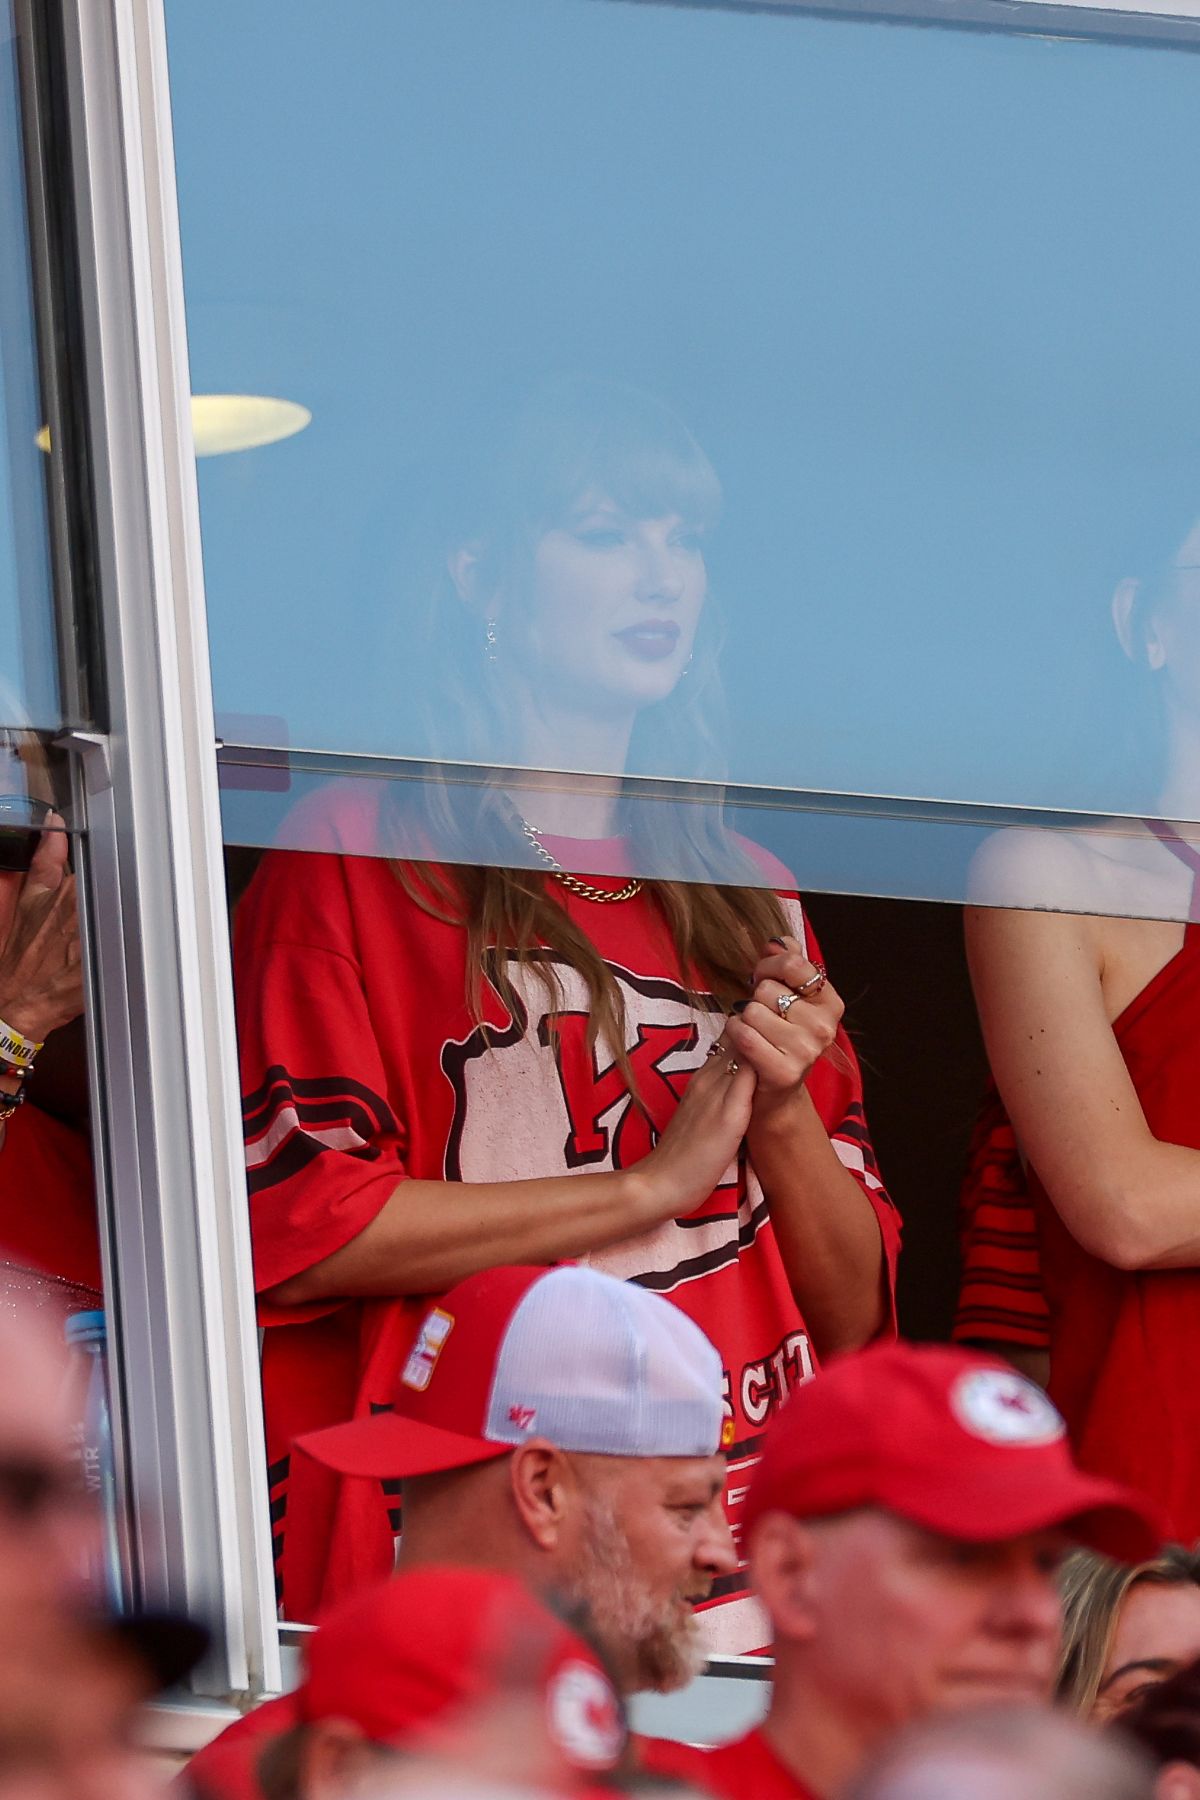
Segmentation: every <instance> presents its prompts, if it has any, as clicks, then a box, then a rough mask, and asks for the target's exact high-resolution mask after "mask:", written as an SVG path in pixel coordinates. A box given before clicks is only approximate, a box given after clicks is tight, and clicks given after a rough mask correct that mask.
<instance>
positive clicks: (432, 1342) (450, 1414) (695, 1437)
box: [296, 1263, 726, 1480]
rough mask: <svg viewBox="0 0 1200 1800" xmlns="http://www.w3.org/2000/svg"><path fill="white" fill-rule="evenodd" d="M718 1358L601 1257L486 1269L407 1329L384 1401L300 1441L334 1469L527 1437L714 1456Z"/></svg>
mask: <svg viewBox="0 0 1200 1800" xmlns="http://www.w3.org/2000/svg"><path fill="white" fill-rule="evenodd" d="M723 1380H724V1378H723V1375H722V1371H721V1359H720V1357H719V1356H718V1355H717V1352H716V1350H715V1349H714V1348H713V1346H712V1345H711V1344H710V1343H709V1341H708V1339H707V1338H706V1337H705V1335H704V1333H703V1332H702V1331H701V1329H700V1327H699V1326H698V1325H696V1324H695V1323H694V1322H693V1321H692V1320H691V1319H689V1318H688V1317H687V1315H686V1314H685V1313H683V1312H681V1311H680V1310H679V1308H678V1307H677V1306H674V1305H672V1303H671V1301H669V1300H665V1299H663V1297H662V1295H660V1294H652V1293H650V1292H649V1291H648V1290H647V1289H646V1288H642V1287H638V1286H637V1285H636V1284H635V1283H633V1282H628V1281H617V1280H616V1279H615V1278H614V1277H613V1276H611V1275H604V1274H601V1273H600V1271H599V1270H598V1269H589V1268H583V1267H579V1266H578V1265H576V1264H574V1263H564V1264H562V1265H561V1266H560V1267H557V1268H552V1269H546V1268H515V1267H512V1268H498V1269H487V1270H485V1271H484V1272H483V1273H482V1274H480V1275H472V1276H471V1277H470V1278H469V1279H468V1280H466V1281H461V1282H459V1284H458V1286H457V1287H454V1288H451V1289H450V1292H449V1293H448V1294H447V1295H446V1296H445V1298H444V1299H443V1300H440V1301H438V1302H437V1304H436V1305H434V1306H431V1307H430V1308H429V1309H428V1311H427V1312H426V1313H425V1316H424V1318H423V1319H422V1320H421V1323H420V1325H419V1326H418V1328H417V1334H416V1337H415V1339H414V1340H413V1343H412V1347H411V1349H410V1350H409V1352H408V1356H407V1358H406V1360H405V1362H404V1363H403V1365H402V1367H401V1369H400V1372H399V1375H398V1377H397V1381H396V1386H395V1390H394V1395H393V1400H392V1406H391V1409H390V1410H389V1411H385V1412H379V1413H375V1414H374V1415H373V1416H372V1417H370V1418H365V1419H352V1420H351V1421H350V1422H349V1423H348V1424H345V1425H332V1426H329V1427H327V1428H326V1429H325V1430H323V1431H314V1432H310V1433H308V1434H307V1435H306V1436H304V1437H301V1438H298V1439H297V1440H296V1442H297V1444H298V1445H299V1447H300V1448H301V1449H302V1450H304V1451H306V1452H307V1453H308V1454H309V1455H310V1456H313V1457H315V1458H316V1460H317V1461H318V1462H321V1463H324V1464H325V1465H326V1466H327V1467H328V1468H331V1469H336V1470H337V1471H338V1472H339V1473H340V1474H342V1475H362V1476H368V1475H370V1476H378V1477H380V1478H382V1479H384V1480H387V1479H389V1478H390V1479H396V1478H403V1477H404V1476H408V1475H431V1474H435V1473H437V1472H438V1471H440V1470H443V1469H457V1468H465V1467H466V1466H467V1465H468V1464H470V1463H478V1462H485V1461H487V1460H488V1459H489V1458H491V1457H496V1456H504V1455H507V1454H508V1452H509V1451H511V1450H512V1449H514V1448H515V1446H516V1445H518V1444H523V1443H525V1442H526V1441H527V1440H528V1439H529V1438H533V1437H541V1438H547V1439H548V1440H549V1441H550V1442H551V1443H553V1444H557V1445H558V1446H559V1448H560V1449H562V1450H575V1451H579V1452H581V1453H582V1452H591V1453H593V1454H596V1455H601V1456H712V1455H713V1454H714V1453H715V1452H716V1451H717V1450H719V1449H720V1448H721V1446H722V1443H723V1441H724V1436H725V1432H726V1424H725V1420H726V1413H725V1402H724V1395H723Z"/></svg>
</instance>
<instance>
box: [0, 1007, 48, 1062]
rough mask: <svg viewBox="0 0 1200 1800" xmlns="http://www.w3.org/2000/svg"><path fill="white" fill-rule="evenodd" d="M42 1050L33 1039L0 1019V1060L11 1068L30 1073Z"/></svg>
mask: <svg viewBox="0 0 1200 1800" xmlns="http://www.w3.org/2000/svg"><path fill="white" fill-rule="evenodd" d="M41 1048H42V1045H41V1044H39V1043H36V1042H35V1041H34V1039H33V1038H27V1037H25V1036H24V1035H23V1034H22V1033H21V1032H19V1031H17V1030H15V1029H14V1027H13V1026H11V1025H6V1024H5V1023H4V1020H3V1019H0V1058H3V1060H4V1061H5V1062H6V1063H8V1064H9V1066H10V1067H12V1068H17V1069H24V1070H25V1071H26V1072H28V1070H30V1069H32V1067H33V1062H34V1058H35V1057H36V1055H37V1053H38V1051H39V1050H40V1049H41Z"/></svg>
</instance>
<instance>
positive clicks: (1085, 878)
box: [967, 826, 1108, 913]
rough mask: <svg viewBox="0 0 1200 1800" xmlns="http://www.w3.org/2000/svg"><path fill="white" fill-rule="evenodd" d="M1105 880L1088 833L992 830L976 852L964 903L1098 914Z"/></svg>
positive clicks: (1033, 910)
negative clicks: (966, 901)
mask: <svg viewBox="0 0 1200 1800" xmlns="http://www.w3.org/2000/svg"><path fill="white" fill-rule="evenodd" d="M1107 877H1108V871H1107V869H1106V868H1105V863H1104V859H1103V858H1102V857H1100V856H1098V855H1097V852H1096V850H1095V847H1094V846H1093V845H1092V844H1090V843H1089V842H1088V839H1087V834H1085V833H1076V832H1065V831H1049V830H1039V829H1038V828H1036V827H1029V826H1014V827H1012V828H1010V829H1007V830H1003V831H995V832H993V833H992V835H991V836H990V837H988V838H985V839H984V841H983V843H982V844H981V845H980V846H979V849H978V850H977V851H976V852H975V855H974V856H973V857H972V859H971V867H970V870H969V873H968V876H967V900H968V902H969V904H970V905H972V906H979V907H990V906H1003V907H1017V908H1020V909H1021V910H1023V911H1026V912H1056V913H1062V912H1067V913H1086V912H1096V911H1100V910H1102V909H1103V891H1104V890H1105V889H1106V888H1107V886H1108V879H1107Z"/></svg>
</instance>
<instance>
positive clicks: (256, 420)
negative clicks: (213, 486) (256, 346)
mask: <svg viewBox="0 0 1200 1800" xmlns="http://www.w3.org/2000/svg"><path fill="white" fill-rule="evenodd" d="M311 423H312V414H311V413H310V412H309V410H308V408H307V406H301V405H299V404H298V402H297V401H295V400H276V399H273V398H272V397H271V396H270V395H267V394H193V395H192V436H193V439H194V441H195V445H196V455H197V456H228V455H229V454H230V453H231V452H232V451H234V450H257V449H259V448H260V447H261V446H262V445H263V444H278V443H279V442H280V441H281V440H282V439H283V438H289V437H295V435H296V433H297V432H298V431H303V430H304V428H305V426H306V425H310V424H311ZM34 442H35V443H36V444H37V447H38V449H39V450H49V448H50V427H49V426H48V425H43V426H42V429H41V430H40V431H39V432H38V434H37V436H36V438H35V439H34Z"/></svg>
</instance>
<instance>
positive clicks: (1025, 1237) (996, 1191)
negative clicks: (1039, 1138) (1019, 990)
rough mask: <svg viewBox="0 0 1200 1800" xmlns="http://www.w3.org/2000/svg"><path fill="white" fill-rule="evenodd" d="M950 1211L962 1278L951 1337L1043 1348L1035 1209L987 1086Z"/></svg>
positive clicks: (1046, 1320)
mask: <svg viewBox="0 0 1200 1800" xmlns="http://www.w3.org/2000/svg"><path fill="white" fill-rule="evenodd" d="M958 1208H959V1233H960V1235H959V1248H960V1251H961V1254H962V1276H961V1280H960V1282H959V1289H958V1310H957V1312H956V1314H955V1318H954V1330H953V1332H952V1334H951V1335H952V1336H953V1338H954V1340H955V1342H956V1343H960V1344H1014V1345H1020V1346H1022V1347H1024V1348H1025V1349H1030V1350H1045V1349H1046V1348H1047V1346H1048V1344H1049V1341H1050V1312H1049V1308H1048V1307H1047V1305H1046V1296H1045V1293H1044V1292H1043V1289H1042V1265H1041V1254H1040V1251H1039V1249H1038V1226H1037V1208H1036V1206H1035V1205H1034V1203H1033V1201H1032V1200H1031V1199H1030V1197H1029V1189H1028V1187H1027V1185H1026V1181H1025V1171H1024V1169H1023V1168H1022V1167H1021V1156H1020V1152H1019V1150H1018V1149H1017V1139H1016V1133H1015V1132H1014V1131H1013V1128H1012V1125H1011V1124H1010V1123H1009V1118H1008V1114H1007V1113H1006V1112H1005V1110H1004V1106H1003V1103H1002V1101H1001V1099H1000V1096H999V1094H998V1093H997V1092H996V1089H995V1087H994V1086H992V1085H991V1084H990V1083H989V1084H988V1090H987V1093H986V1094H985V1096H984V1100H983V1105H982V1106H981V1107H980V1109H979V1117H978V1119H977V1120H976V1121H975V1130H974V1132H973V1133H972V1136H971V1147H970V1150H969V1152H968V1163H967V1173H966V1175H965V1177H964V1179H963V1185H962V1191H961V1192H960V1194H959V1199H958Z"/></svg>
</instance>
